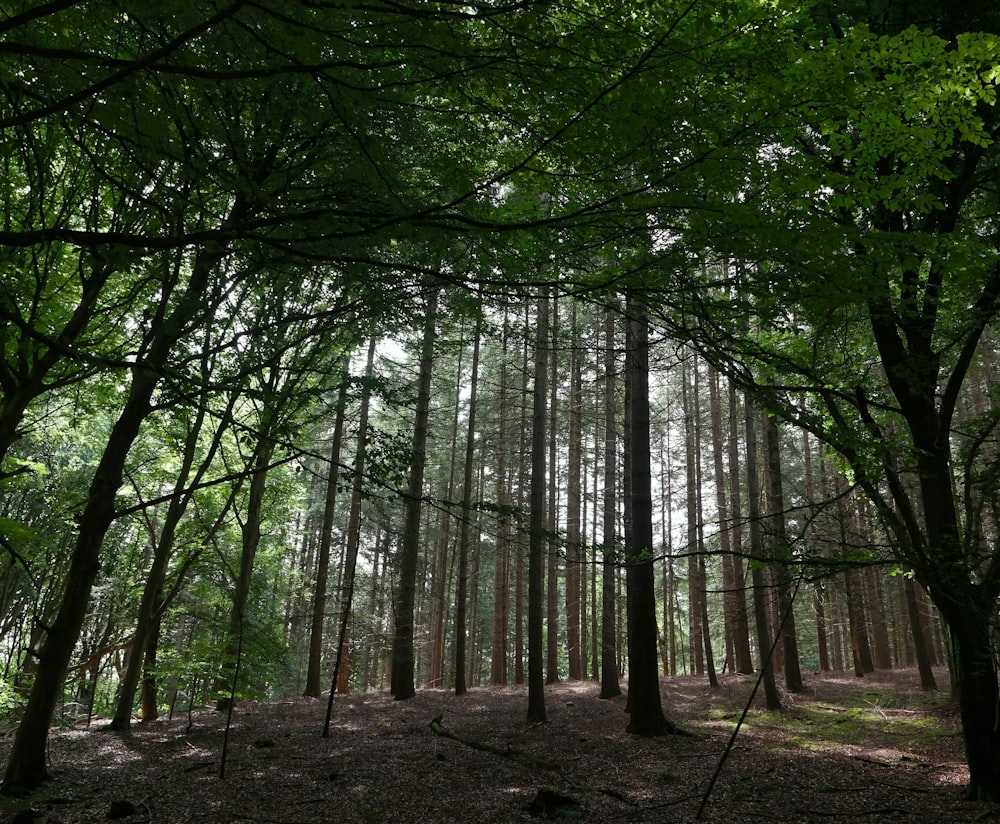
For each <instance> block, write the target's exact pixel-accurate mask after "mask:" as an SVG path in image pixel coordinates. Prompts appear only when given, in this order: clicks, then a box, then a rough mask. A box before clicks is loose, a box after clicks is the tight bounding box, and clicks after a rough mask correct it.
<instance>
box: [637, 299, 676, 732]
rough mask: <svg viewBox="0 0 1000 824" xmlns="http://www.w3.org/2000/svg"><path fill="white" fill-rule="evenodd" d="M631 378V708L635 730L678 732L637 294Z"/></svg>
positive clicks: (645, 342)
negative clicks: (664, 646)
mask: <svg viewBox="0 0 1000 824" xmlns="http://www.w3.org/2000/svg"><path fill="white" fill-rule="evenodd" d="M626 312H627V317H628V327H627V328H628V346H627V347H626V358H625V362H626V367H625V379H626V381H627V382H628V386H629V393H628V398H629V402H628V409H627V412H626V431H627V436H626V439H625V448H626V449H627V450H628V451H629V454H630V457H631V460H630V462H629V475H630V477H629V481H630V484H629V507H630V515H631V530H630V534H629V537H630V539H631V540H629V541H627V542H626V546H625V564H626V566H625V574H626V589H627V593H628V712H629V723H628V729H629V731H630V732H634V733H638V734H640V735H662V734H664V733H671V732H675V731H676V728H675V727H674V725H673V724H672V723H671V722H670V721H668V720H667V718H666V716H665V715H664V713H663V704H662V703H661V700H660V680H659V667H658V666H657V654H656V647H657V643H656V584H655V576H654V574H653V494H652V477H651V472H650V464H651V456H650V446H649V320H648V318H647V316H646V313H645V311H644V308H643V307H642V305H641V304H640V303H639V301H638V300H636V298H635V296H634V295H632V294H629V295H628V299H627V303H626Z"/></svg>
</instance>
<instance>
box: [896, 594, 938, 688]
mask: <svg viewBox="0 0 1000 824" xmlns="http://www.w3.org/2000/svg"><path fill="white" fill-rule="evenodd" d="M903 588H904V590H905V596H906V615H907V618H908V619H909V624H910V636H911V638H912V643H913V654H914V657H915V658H916V659H917V669H918V670H919V672H920V689H922V690H924V691H928V690H936V689H937V682H936V681H935V680H934V670H932V669H931V658H930V654H929V652H928V650H927V644H926V643H925V639H924V627H923V619H922V618H921V617H920V605H919V604H918V602H917V585H916V584H915V583H914V582H913V580H912V579H910V578H905V580H904V582H903Z"/></svg>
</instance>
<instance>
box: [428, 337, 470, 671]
mask: <svg viewBox="0 0 1000 824" xmlns="http://www.w3.org/2000/svg"><path fill="white" fill-rule="evenodd" d="M464 354H465V347H464V346H461V347H459V350H458V357H457V358H456V360H457V361H458V362H457V364H456V367H455V384H454V391H455V413H454V415H453V416H452V419H451V445H450V448H449V450H448V456H449V457H448V480H447V481H445V482H444V483H445V490H444V495H443V497H444V500H446V501H448V502H449V506H448V507H441V509H440V510H439V511H438V526H439V532H438V538H437V540H436V541H435V542H434V547H435V549H434V560H433V570H434V572H433V577H432V579H431V631H430V642H431V661H430V677H429V678H428V683H429V684H430V686H432V687H441V686H443V685H444V654H445V635H446V633H447V630H446V625H447V615H448V596H449V594H450V592H449V587H448V580H449V577H450V576H449V571H450V566H449V557H448V553H449V549H450V547H451V523H452V520H453V519H454V514H453V513H452V512H451V511H450V502H451V501H453V500H454V499H455V473H456V471H457V467H458V412H459V407H460V406H461V404H460V403H459V397H460V393H461V385H462V365H463V363H462V361H463V355H464ZM463 514H464V513H463ZM450 560H452V561H453V560H454V559H450Z"/></svg>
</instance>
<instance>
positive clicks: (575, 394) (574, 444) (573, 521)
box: [566, 302, 583, 681]
mask: <svg viewBox="0 0 1000 824" xmlns="http://www.w3.org/2000/svg"><path fill="white" fill-rule="evenodd" d="M579 339H580V331H579V329H578V327H577V318H576V303H575V302H574V303H573V304H572V312H571V314H570V347H571V354H570V390H569V432H568V441H569V442H568V466H567V471H566V648H567V649H566V651H567V658H568V665H569V679H570V680H571V681H579V680H580V679H581V678H583V662H582V655H581V643H580V628H581V623H580V603H581V598H580V584H581V579H582V577H583V576H581V574H580V567H581V557H582V556H581V551H580V534H581V530H580V498H581V492H582V490H581V485H580V472H581V463H582V461H583V446H582V443H581V441H582V438H583V422H582V407H583V386H582V376H581V368H580V359H581V354H580V350H581V347H580V346H579Z"/></svg>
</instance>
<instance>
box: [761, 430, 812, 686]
mask: <svg viewBox="0 0 1000 824" xmlns="http://www.w3.org/2000/svg"><path fill="white" fill-rule="evenodd" d="M764 442H765V443H766V444H767V465H768V473H767V477H768V481H769V483H770V494H769V495H768V499H769V502H770V509H771V517H770V523H771V537H772V546H771V556H772V557H774V558H776V560H777V564H776V565H775V567H774V570H775V573H776V575H777V580H778V595H779V601H778V608H779V611H780V614H779V619H778V620H779V629H778V631H779V632H780V633H781V647H782V652H783V653H784V662H785V686H786V687H787V688H788V690H789V691H790V692H802V690H803V689H804V688H805V687H804V685H803V683H802V669H801V666H800V664H799V644H798V639H797V638H796V634H795V613H794V611H793V609H792V601H793V599H794V597H795V589H794V587H793V586H792V580H791V574H790V573H789V571H788V565H787V559H788V558H789V557H790V556H791V545H790V544H789V541H788V533H787V530H786V528H785V494H784V490H783V488H782V475H781V441H780V439H779V437H778V425H777V424H776V423H775V421H774V418H773V417H771V416H768V417H767V420H766V422H765V431H764Z"/></svg>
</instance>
